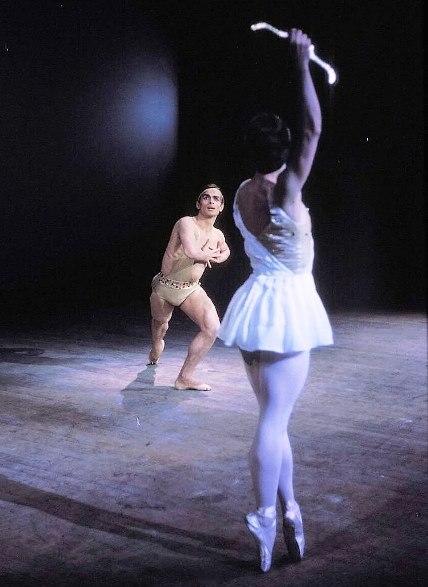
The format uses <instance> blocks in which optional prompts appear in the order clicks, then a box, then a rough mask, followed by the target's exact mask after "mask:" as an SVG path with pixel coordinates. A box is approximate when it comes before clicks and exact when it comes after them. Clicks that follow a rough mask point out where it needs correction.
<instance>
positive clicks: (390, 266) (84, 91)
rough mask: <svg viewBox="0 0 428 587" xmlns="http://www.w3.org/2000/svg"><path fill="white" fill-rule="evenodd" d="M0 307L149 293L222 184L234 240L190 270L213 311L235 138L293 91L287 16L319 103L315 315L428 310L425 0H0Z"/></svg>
mask: <svg viewBox="0 0 428 587" xmlns="http://www.w3.org/2000/svg"><path fill="white" fill-rule="evenodd" d="M1 13H2V14H1V17H2V27H1V34H2V39H1V43H0V65H1V80H0V81H1V92H0V94H1V95H0V104H1V120H0V133H1V143H0V145H1V146H0V156H1V192H2V194H1V199H0V206H1V212H2V214H1V217H2V232H1V250H0V263H1V275H0V302H1V307H2V314H3V322H7V321H18V322H19V321H26V322H28V321H30V320H38V319H41V318H45V317H46V316H50V317H53V316H55V315H57V314H64V313H65V314H67V313H68V314H73V315H80V314H85V313H86V312H88V311H93V310H96V309H98V308H107V309H112V310H114V309H115V308H121V307H124V306H127V305H128V304H137V305H141V307H142V308H143V307H147V302H148V296H149V284H150V279H151V276H152V275H153V274H154V273H155V272H157V271H158V269H159V264H160V260H161V257H162V254H163V250H164V247H165V245H166V241H167V238H168V236H169V232H170V230H171V227H172V224H173V222H174V221H175V220H176V219H177V218H178V217H180V216H182V215H185V214H189V213H193V210H194V200H195V196H196V195H197V193H198V190H199V189H200V188H201V187H202V186H203V185H204V184H205V183H208V182H216V183H219V184H220V185H221V186H222V188H223V190H224V192H225V194H226V202H227V206H226V209H225V211H224V212H223V214H222V215H221V217H220V218H219V221H218V222H219V226H220V227H221V228H222V229H223V230H224V232H225V233H226V235H227V239H228V241H229V243H230V245H231V248H232V250H233V254H232V256H231V258H230V260H229V261H228V262H227V263H226V264H225V265H224V266H222V267H216V268H214V269H213V270H211V271H209V272H208V273H207V274H206V276H205V286H206V288H207V290H208V291H209V292H210V294H211V295H212V296H213V298H214V300H215V302H216V304H217V306H218V308H219V310H220V312H222V311H223V310H224V307H225V305H226V304H227V302H228V300H229V298H230V296H231V295H232V293H233V291H234V290H235V289H236V287H237V286H238V285H239V284H240V283H241V282H242V280H243V279H244V278H245V277H246V275H247V274H248V270H249V268H248V264H247V262H246V260H245V257H244V255H243V250H242V243H241V240H240V237H239V235H238V234H237V232H236V229H235V228H234V226H233V222H232V217H231V201H232V198H233V194H234V191H235V190H236V188H237V186H238V185H239V183H240V181H241V180H242V179H245V178H246V177H247V176H248V174H249V170H248V169H246V166H245V162H244V161H243V160H242V159H241V157H240V151H239V135H240V132H241V130H242V127H243V125H244V123H245V121H246V120H247V119H248V117H249V116H250V115H251V114H253V113H254V112H255V111H257V110H259V109H261V108H263V109H264V108H274V109H276V110H278V111H279V112H280V113H281V112H285V111H286V109H287V106H288V105H289V100H290V88H289V86H288V83H287V75H286V67H285V63H284V52H283V46H282V43H284V42H282V43H281V41H280V40H279V39H277V38H275V37H273V36H271V35H269V34H267V33H262V32H259V33H253V32H251V31H250V28H249V27H250V25H251V24H252V23H253V22H257V21H260V20H264V21H268V22H271V23H272V24H274V25H275V26H278V27H279V28H287V27H290V26H298V27H300V28H302V29H304V30H305V31H306V32H308V34H310V36H311V38H312V40H313V42H314V44H315V47H316V51H317V53H318V54H319V55H320V56H321V57H322V58H324V59H325V60H326V61H329V62H331V63H333V64H334V65H335V67H336V69H337V70H338V73H339V81H338V83H337V84H336V85H335V86H328V84H327V83H326V79H325V74H324V72H323V71H322V70H321V69H319V68H317V66H315V65H313V66H312V71H313V73H314V77H315V82H316V85H317V88H318V91H319V96H320V100H321V104H322V110H323V115H324V131H323V136H322V140H321V143H320V148H319V151H318V155H317V158H316V162H315V166H314V169H313V172H312V175H311V177H310V180H309V182H308V183H307V185H306V190H305V199H306V202H307V205H308V206H309V207H310V209H311V213H312V217H313V224H314V235H315V238H316V243H317V254H316V262H315V274H316V279H317V283H318V287H319V290H320V293H321V295H322V297H323V299H324V301H325V303H326V305H327V307H328V309H330V310H340V309H355V310H360V309H372V310H402V311H414V310H421V309H424V308H425V235H424V220H425V218H424V216H425V204H424V194H423V172H422V169H423V136H424V134H423V127H424V121H423V102H422V100H423V49H422V17H423V15H422V2H419V1H417V0H392V1H387V0H375V1H367V0H363V1H361V2H358V3H352V2H350V1H346V0H343V1H339V0H325V1H323V0H318V1H315V0H313V1H311V0H292V1H246V2H242V1H240V0H237V1H236V2H230V1H229V2H225V1H217V2H215V1H210V0H206V1H202V0H200V1H199V2H193V1H189V2H167V1H165V0H157V1H152V2H149V1H140V2H138V1H137V0H134V1H131V0H129V1H128V0H123V1H118V2H114V3H113V2H108V1H105V2H102V1H99V0H94V1H91V0H87V1H81V2H79V1H71V0H63V1H62V2H61V1H53V0H52V1H45V0H40V1H39V2H30V1H25V0H23V1H20V0H3V1H2V2H1Z"/></svg>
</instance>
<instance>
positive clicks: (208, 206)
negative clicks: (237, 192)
mask: <svg viewBox="0 0 428 587" xmlns="http://www.w3.org/2000/svg"><path fill="white" fill-rule="evenodd" d="M196 208H197V209H198V210H199V214H201V216H205V217H207V218H212V217H213V216H218V215H219V214H220V212H221V211H222V210H223V208H224V201H223V194H222V193H221V191H220V190H219V189H217V188H207V189H206V190H204V191H203V192H202V193H201V194H200V196H199V197H198V201H197V202H196Z"/></svg>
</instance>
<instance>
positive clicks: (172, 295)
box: [152, 271, 201, 306]
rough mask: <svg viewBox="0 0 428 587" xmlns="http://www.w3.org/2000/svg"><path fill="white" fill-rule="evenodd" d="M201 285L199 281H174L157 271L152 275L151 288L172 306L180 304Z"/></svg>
mask: <svg viewBox="0 0 428 587" xmlns="http://www.w3.org/2000/svg"><path fill="white" fill-rule="evenodd" d="M200 287H201V284H200V282H199V281H176V280H175V279H170V278H169V277H167V276H166V275H164V274H163V273H162V271H161V272H159V273H158V274H157V275H155V276H154V277H153V280H152V289H153V291H154V292H156V293H157V295H158V296H159V297H160V298H161V299H162V300H165V301H166V302H168V303H169V304H171V305H172V306H181V304H182V303H183V302H184V300H186V299H187V298H188V297H189V296H190V294H191V293H193V292H194V291H196V290H197V289H199V288H200Z"/></svg>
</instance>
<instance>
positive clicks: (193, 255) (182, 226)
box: [178, 217, 220, 267]
mask: <svg viewBox="0 0 428 587" xmlns="http://www.w3.org/2000/svg"><path fill="white" fill-rule="evenodd" d="M178 234H179V237H180V241H181V244H182V246H183V251H184V254H185V255H186V257H189V259H193V260H194V261H195V262H196V263H204V264H205V265H207V266H208V267H211V262H214V263H215V262H216V259H217V257H218V256H219V255H220V251H219V249H218V248H216V249H215V250H211V249H209V248H208V247H206V246H205V245H204V246H203V247H202V248H201V247H200V246H198V243H197V242H196V239H195V225H194V222H193V221H192V219H191V218H190V217H184V218H181V220H180V221H179V223H178Z"/></svg>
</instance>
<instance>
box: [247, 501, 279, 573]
mask: <svg viewBox="0 0 428 587" xmlns="http://www.w3.org/2000/svg"><path fill="white" fill-rule="evenodd" d="M245 522H246V524H247V528H248V530H249V531H250V532H251V534H252V536H253V538H254V540H255V541H256V545H257V553H258V557H259V564H260V570H261V571H263V573H267V572H268V571H269V569H270V567H271V565H272V552H273V545H274V542H275V538H276V517H274V518H269V517H267V516H261V515H260V514H258V513H257V512H254V513H251V514H247V516H246V518H245Z"/></svg>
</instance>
